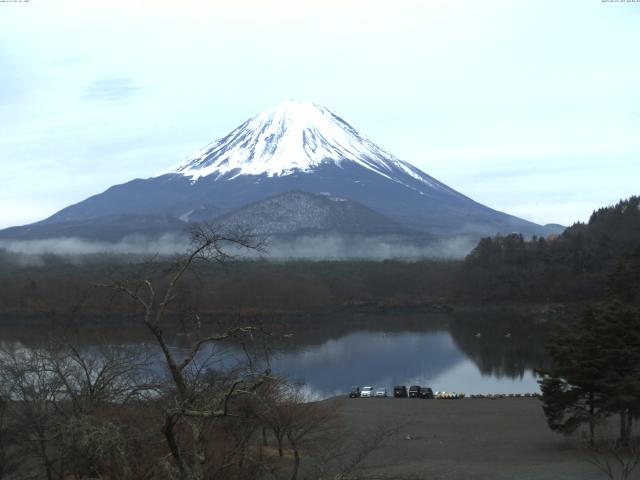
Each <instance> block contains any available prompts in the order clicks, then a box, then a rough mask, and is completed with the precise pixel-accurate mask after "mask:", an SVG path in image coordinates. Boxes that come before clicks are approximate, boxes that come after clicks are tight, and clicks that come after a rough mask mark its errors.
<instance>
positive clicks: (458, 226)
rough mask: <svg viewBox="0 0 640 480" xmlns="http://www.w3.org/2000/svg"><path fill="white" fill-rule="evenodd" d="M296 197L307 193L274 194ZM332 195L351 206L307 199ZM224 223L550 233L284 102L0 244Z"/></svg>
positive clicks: (337, 123) (319, 113)
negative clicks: (155, 171)
mask: <svg viewBox="0 0 640 480" xmlns="http://www.w3.org/2000/svg"><path fill="white" fill-rule="evenodd" d="M291 191H298V192H305V195H302V194H301V193H298V194H296V195H291V194H290V195H284V196H279V195H281V194H284V193H286V192H291ZM327 192H328V193H329V194H330V197H331V198H340V199H346V200H348V201H349V202H348V203H345V205H343V206H339V205H331V204H330V203H327V202H329V201H328V200H326V198H325V199H323V198H317V197H314V195H318V194H323V193H327ZM306 194H308V195H306ZM269 199H270V200H269ZM287 202H289V203H291V205H288V204H287ZM333 203H335V202H333ZM252 204H253V205H252ZM249 205H252V206H251V208H246V209H244V210H242V209H243V208H244V207H247V206H249ZM239 209H240V210H239ZM233 212H236V214H233ZM224 215H230V216H228V217H225V218H228V219H229V218H234V219H235V220H237V221H240V220H242V223H243V224H251V225H250V226H252V227H254V228H256V229H262V230H264V231H285V232H289V231H293V230H294V229H311V230H318V231H320V230H322V229H328V230H339V231H347V230H349V229H350V228H353V229H355V230H357V231H359V232H371V231H380V230H382V231H389V230H394V229H395V230H402V231H404V232H406V231H413V232H419V233H426V234H429V235H464V236H469V235H470V236H475V237H478V238H479V237H480V236H486V235H494V234H496V233H511V232H521V233H523V234H525V235H540V236H542V235H546V234H548V233H550V230H553V231H554V232H555V231H556V230H555V229H550V228H549V227H542V226H540V225H537V224H535V223H531V222H528V221H526V220H523V219H520V218H517V217H514V216H512V215H508V214H506V213H503V212H499V211H496V210H493V209H491V208H489V207H487V206H485V205H482V204H480V203H478V202H475V201H474V200H472V199H470V198H468V197H466V196H465V195H463V194H461V193H459V192H457V191H455V190H453V189H452V188H449V187H448V186H446V185H445V184H443V183H441V182H439V181H438V180H436V179H435V178H433V177H430V176H429V175H427V174H426V173H424V172H422V171H421V170H419V169H417V168H415V167H413V166H412V165H410V164H409V163H407V162H404V161H402V160H399V159H397V158H396V157H394V156H393V155H392V154H391V153H389V152H388V151H386V150H384V149H383V148H381V147H379V146H378V145H376V144H375V143H374V142H373V141H371V140H370V139H368V138H367V137H366V136H364V135H362V134H360V133H359V132H358V131H357V130H356V129H355V128H353V127H352V126H351V125H349V124H348V123H347V122H346V121H344V120H343V119H342V118H340V117H339V116H338V115H336V114H335V113H333V112H331V111H330V110H329V109H327V108H326V107H322V106H320V105H317V104H315V103H311V102H299V101H286V102H283V103H281V104H279V105H277V106H275V107H274V108H272V109H270V110H267V111H265V112H263V113H261V114H259V115H257V116H255V117H253V118H251V119H249V120H247V121H246V122H245V123H243V124H242V125H240V126H239V127H237V128H236V129H235V130H233V131H232V132H231V133H229V134H228V135H226V136H225V137H223V138H221V139H219V140H217V141H215V142H213V143H211V144H210V145H208V146H206V147H205V148H203V149H201V150H200V151H198V152H196V153H195V154H193V155H192V156H190V157H188V158H186V159H185V160H183V161H182V162H180V163H178V164H177V165H176V166H175V167H173V168H171V169H169V170H167V171H165V172H162V173H161V174H159V175H156V176H154V177H150V178H137V179H133V180H131V181H129V182H126V183H123V184H120V185H114V186H112V187H110V188H108V189H107V190H105V191H104V192H102V193H98V194H97V195H93V196H91V197H89V198H87V199H85V200H83V201H81V202H78V203H77V204H74V205H69V206H68V207H66V208H64V209H62V210H60V211H59V212H57V213H55V214H54V215H52V216H50V217H49V218H47V219H44V220H42V221H40V222H37V223H36V224H32V225H27V226H24V227H16V228H10V229H6V230H3V231H0V238H46V237H47V235H49V236H52V237H60V236H63V235H67V234H70V233H73V234H74V235H77V236H84V237H90V238H102V237H105V238H107V237H109V236H111V237H113V236H115V235H116V234H117V235H125V234H130V233H138V232H139V233H150V232H151V233H154V234H157V233H159V232H165V231H174V230H180V229H184V227H186V226H187V224H188V223H194V222H211V221H213V220H215V219H216V218H220V217H221V216H224ZM109 232H111V233H109Z"/></svg>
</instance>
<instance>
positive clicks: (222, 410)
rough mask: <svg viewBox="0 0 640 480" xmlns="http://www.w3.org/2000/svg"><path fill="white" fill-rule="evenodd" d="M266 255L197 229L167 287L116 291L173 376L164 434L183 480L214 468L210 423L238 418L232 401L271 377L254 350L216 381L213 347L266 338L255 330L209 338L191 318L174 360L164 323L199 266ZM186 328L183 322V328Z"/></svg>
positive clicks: (146, 284)
mask: <svg viewBox="0 0 640 480" xmlns="http://www.w3.org/2000/svg"><path fill="white" fill-rule="evenodd" d="M238 248H240V249H254V250H255V249H260V248H261V244H260V242H258V241H256V239H255V238H254V237H253V236H251V235H247V234H246V233H242V232H241V233H223V232H219V231H217V230H216V229H215V228H213V227H211V226H197V227H195V228H194V229H193V231H192V247H191V249H190V250H189V252H188V253H187V254H186V255H185V256H184V257H181V258H179V259H178V261H177V262H176V263H175V265H174V267H173V268H172V269H170V270H169V272H168V275H167V276H168V278H167V279H166V281H156V282H153V281H151V280H150V279H149V278H143V279H141V280H140V281H139V282H136V283H133V284H127V283H124V282H118V283H115V284H112V285H110V287H111V288H113V289H114V290H116V291H118V292H122V293H124V294H126V295H128V296H129V297H130V298H131V299H133V301H134V302H135V303H136V304H137V305H138V306H140V307H141V308H142V315H141V321H142V323H143V324H144V325H145V327H146V328H147V330H148V331H149V333H150V334H151V335H152V337H153V339H154V341H155V343H156V345H157V346H158V347H159V349H160V351H161V354H162V360H163V363H164V365H165V367H166V369H167V372H168V379H169V384H168V385H169V386H170V387H169V389H168V390H166V391H165V392H164V393H165V395H164V398H165V399H166V403H165V407H164V423H163V426H162V432H163V434H164V437H165V440H166V443H167V446H168V448H169V450H170V452H171V456H172V458H173V460H174V461H175V465H176V467H177V470H178V475H179V477H180V478H184V479H190V480H191V479H192V480H201V479H203V478H204V477H205V474H206V471H207V468H208V467H209V466H210V465H209V464H210V461H209V460H210V457H212V454H211V452H210V449H209V448H208V446H207V443H208V442H207V438H206V431H205V430H206V429H207V428H208V422H210V421H212V420H215V419H220V418H225V417H229V416H232V415H236V414H237V413H236V412H234V411H233V407H232V401H233V400H234V399H236V398H238V397H242V396H246V395H251V394H253V393H254V392H255V391H256V389H257V388H258V387H259V386H260V385H261V384H262V383H263V382H264V381H265V379H266V378H268V377H269V371H268V370H266V371H259V370H258V369H256V362H255V361H254V359H253V358H252V356H251V354H249V353H248V350H247V349H245V350H244V351H245V353H246V358H245V360H246V361H245V362H244V363H243V364H242V365H236V366H235V367H234V368H232V369H227V370H226V371H224V374H220V373H221V372H222V370H221V369H217V373H218V375H211V372H210V370H211V368H210V367H211V365H212V364H215V362H214V357H215V353H213V354H212V353H211V352H212V349H211V348H210V346H211V345H216V344H220V343H221V342H225V341H232V340H234V341H239V342H243V341H245V342H246V341H252V340H253V339H254V337H255V336H256V335H258V334H259V333H260V329H258V328H257V327H255V326H232V327H229V328H225V329H223V330H222V331H216V332H206V333H205V328H203V323H202V322H201V321H200V318H199V317H198V316H197V315H191V316H190V318H189V320H190V321H189V325H190V327H189V330H190V331H189V335H188V336H187V338H188V339H189V341H190V343H189V345H188V346H186V347H185V348H184V349H183V351H182V355H180V356H178V355H176V354H174V351H173V349H172V348H171V345H170V343H169V338H168V335H167V334H166V333H165V331H164V330H163V323H164V322H166V320H167V317H168V316H169V309H170V306H171V305H172V303H173V302H174V301H175V300H176V292H177V289H178V286H179V284H180V282H181V281H182V280H183V279H184V277H185V275H187V274H188V273H192V272H193V271H194V268H195V267H197V266H198V265H199V264H203V263H204V264H211V263H215V264H218V265H222V266H224V265H226V264H227V263H228V262H229V261H231V260H232V259H233V258H234V256H233V255H232V254H231V253H229V252H230V251H232V250H233V249H238ZM184 324H185V323H184V322H183V325H184ZM183 427H186V429H187V430H189V431H190V438H189V440H186V439H184V438H183V435H182V430H183Z"/></svg>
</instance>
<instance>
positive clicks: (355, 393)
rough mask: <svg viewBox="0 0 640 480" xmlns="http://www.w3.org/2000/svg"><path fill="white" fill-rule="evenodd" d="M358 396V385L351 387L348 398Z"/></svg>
mask: <svg viewBox="0 0 640 480" xmlns="http://www.w3.org/2000/svg"><path fill="white" fill-rule="evenodd" d="M359 396H360V387H351V391H350V392H349V398H358V397H359Z"/></svg>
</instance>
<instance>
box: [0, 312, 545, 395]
mask: <svg viewBox="0 0 640 480" xmlns="http://www.w3.org/2000/svg"><path fill="white" fill-rule="evenodd" d="M117 325H118V324H117V323H114V324H113V325H111V324H104V325H100V324H96V323H91V322H89V321H86V322H77V323H74V324H72V325H66V326H63V325H60V324H58V325H56V326H54V325H46V324H43V323H40V324H38V323H33V324H32V325H31V326H26V325H25V324H24V323H22V322H18V321H16V322H5V323H4V325H1V326H0V344H1V346H4V347H7V346H10V345H16V346H20V345H24V346H26V347H27V348H29V347H35V346H37V345H43V344H44V345H46V344H48V343H49V341H50V340H51V339H56V340H57V341H58V342H60V341H61V342H62V343H64V344H72V345H75V346H79V347H80V348H81V349H84V350H85V351H91V350H92V349H94V348H97V349H99V348H100V345H101V344H105V343H108V344H111V345H119V346H122V347H125V348H134V349H136V350H138V351H144V352H146V353H147V354H148V356H149V358H151V359H152V363H153V367H152V369H153V370H154V371H155V372H156V373H162V371H163V370H164V363H163V361H162V359H161V358H160V357H161V354H160V351H159V350H158V348H157V346H155V344H153V342H151V339H150V338H149V335H148V333H147V332H146V331H145V329H144V328H142V326H141V325H136V324H135V323H129V324H127V325H126V326H122V327H118V326H117ZM263 327H265V328H276V329H278V328H279V329H280V330H278V331H279V332H280V333H282V332H287V334H286V335H284V336H283V337H285V338H286V340H281V341H279V342H276V344H272V345H269V350H270V351H271V352H272V357H271V358H270V361H269V363H270V367H271V369H272V371H274V372H275V373H277V374H280V375H282V376H285V377H287V378H289V379H291V380H295V381H299V382H302V383H304V385H305V389H306V390H307V391H308V392H309V394H311V395H312V397H315V398H325V397H330V396H333V395H341V394H346V393H347V392H348V391H349V389H350V388H351V386H353V385H359V386H364V385H370V386H374V387H382V386H384V387H386V388H387V391H388V392H389V393H391V391H392V388H393V386H394V385H407V386H409V385H421V386H429V387H431V388H432V389H433V390H434V391H436V390H445V391H455V392H462V393H465V394H474V393H484V394H486V393H527V392H536V391H538V385H537V383H536V378H535V376H534V374H533V369H534V368H538V367H544V366H545V361H546V360H545V356H544V349H543V344H544V334H545V331H546V329H545V327H544V324H541V323H540V322H537V321H535V320H534V319H532V318H530V317H528V316H525V315H514V314H513V313H512V312H502V313H501V312H500V311H489V310H478V311H473V312H470V313H463V314H453V313H445V314H437V315H426V314H424V313H415V314H405V315H402V316H398V315H386V316H378V317H369V316H367V315H364V314H362V313H360V314H356V315H354V316H351V317H339V316H338V317H334V316H331V317H329V316H326V317H325V316H322V317H309V318H308V319H306V320H295V321H289V322H286V323H284V324H280V325H279V326H278V325H276V324H275V323H273V324H271V325H270V324H268V323H265V324H264V325H263ZM170 335H171V337H172V340H171V343H172V345H173V348H174V354H175V355H176V356H177V357H178V358H179V357H180V356H181V353H182V352H186V351H187V350H188V345H189V344H190V343H191V341H192V339H191V338H190V337H189V336H185V335H180V334H178V333H177V332H175V334H170ZM279 337H280V335H279V334H278V333H277V332H276V335H275V336H274V337H272V338H279ZM201 353H202V358H203V359H204V358H207V359H211V358H215V359H217V360H216V363H209V364H208V368H223V367H229V366H231V365H233V364H234V363H236V362H238V361H241V359H242V358H243V353H242V350H241V348H240V346H238V345H234V344H232V343H225V344H220V345H216V346H211V347H209V348H207V349H205V350H204V351H203V352H201ZM212 354H214V355H213V357H212Z"/></svg>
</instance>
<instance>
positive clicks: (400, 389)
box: [393, 385, 407, 398]
mask: <svg viewBox="0 0 640 480" xmlns="http://www.w3.org/2000/svg"><path fill="white" fill-rule="evenodd" d="M393 396H394V397H400V398H407V387H405V386H404V385H397V386H395V387H393Z"/></svg>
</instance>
